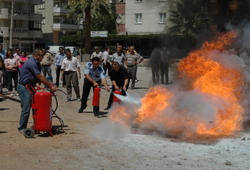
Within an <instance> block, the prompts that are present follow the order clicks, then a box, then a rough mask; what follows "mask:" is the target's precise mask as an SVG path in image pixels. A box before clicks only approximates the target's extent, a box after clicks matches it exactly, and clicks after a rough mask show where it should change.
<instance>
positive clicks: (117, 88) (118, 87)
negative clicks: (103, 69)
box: [112, 80, 119, 90]
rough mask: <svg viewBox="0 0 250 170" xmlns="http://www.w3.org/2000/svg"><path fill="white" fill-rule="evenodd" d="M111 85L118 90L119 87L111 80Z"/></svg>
mask: <svg viewBox="0 0 250 170" xmlns="http://www.w3.org/2000/svg"><path fill="white" fill-rule="evenodd" d="M112 84H113V86H115V89H116V90H119V87H118V86H117V84H116V82H115V81H114V80H112Z"/></svg>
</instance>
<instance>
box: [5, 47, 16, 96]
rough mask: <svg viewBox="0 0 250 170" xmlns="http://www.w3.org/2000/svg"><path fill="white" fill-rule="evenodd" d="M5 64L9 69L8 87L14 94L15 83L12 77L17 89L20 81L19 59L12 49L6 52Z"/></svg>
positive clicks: (11, 93) (7, 69)
mask: <svg viewBox="0 0 250 170" xmlns="http://www.w3.org/2000/svg"><path fill="white" fill-rule="evenodd" d="M4 65H5V68H6V71H7V78H8V79H7V89H8V91H9V93H10V95H11V96H13V95H14V93H13V92H12V90H13V84H12V79H13V80H14V87H15V90H16V91H17V81H18V60H17V58H14V56H13V53H12V51H11V50H8V51H7V53H6V59H5V60H4Z"/></svg>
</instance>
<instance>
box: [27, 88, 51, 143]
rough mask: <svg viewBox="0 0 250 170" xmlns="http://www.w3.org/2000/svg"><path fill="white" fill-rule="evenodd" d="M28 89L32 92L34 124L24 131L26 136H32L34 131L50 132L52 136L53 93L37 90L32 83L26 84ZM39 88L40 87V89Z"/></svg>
mask: <svg viewBox="0 0 250 170" xmlns="http://www.w3.org/2000/svg"><path fill="white" fill-rule="evenodd" d="M26 89H28V90H29V92H30V93H31V94H32V106H31V108H32V109H33V120H34V124H33V126H32V128H27V129H25V131H24V136H25V137H27V138H31V137H33V136H34V133H35V132H34V131H43V132H49V133H50V135H51V136H52V132H51V130H52V108H51V107H52V106H51V105H52V96H53V95H52V94H51V93H50V92H46V91H40V92H37V90H36V89H34V88H33V87H32V86H31V85H26ZM38 90H39V89H38Z"/></svg>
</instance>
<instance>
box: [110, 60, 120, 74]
mask: <svg viewBox="0 0 250 170" xmlns="http://www.w3.org/2000/svg"><path fill="white" fill-rule="evenodd" d="M120 67H121V66H120V64H119V63H118V62H114V63H113V65H112V69H113V70H115V71H116V72H118V71H119V70H120Z"/></svg>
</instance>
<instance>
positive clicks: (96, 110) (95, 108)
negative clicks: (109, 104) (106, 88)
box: [92, 86, 101, 116]
mask: <svg viewBox="0 0 250 170" xmlns="http://www.w3.org/2000/svg"><path fill="white" fill-rule="evenodd" d="M100 92H101V88H100V87H99V86H97V87H94V95H93V100H92V105H93V112H94V116H99V103H100Z"/></svg>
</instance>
